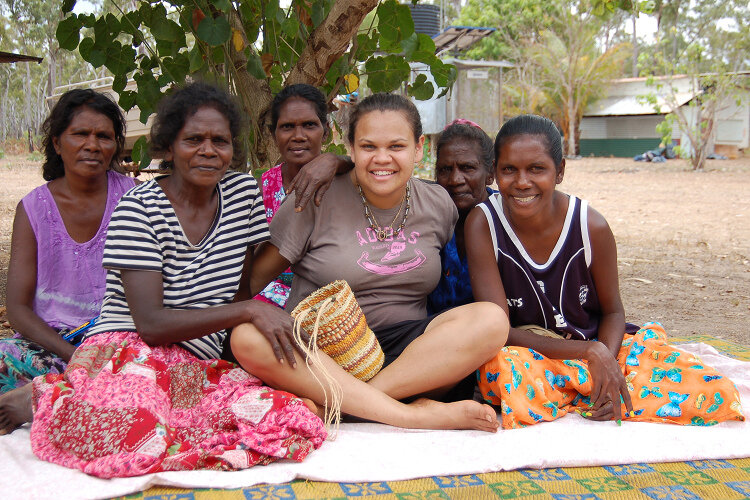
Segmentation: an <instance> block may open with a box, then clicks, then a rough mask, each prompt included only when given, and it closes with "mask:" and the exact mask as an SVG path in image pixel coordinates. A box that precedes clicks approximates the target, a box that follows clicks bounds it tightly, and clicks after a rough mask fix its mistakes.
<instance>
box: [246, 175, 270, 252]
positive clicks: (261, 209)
mask: <svg viewBox="0 0 750 500" xmlns="http://www.w3.org/2000/svg"><path fill="white" fill-rule="evenodd" d="M250 190H251V199H252V208H251V210H250V221H249V225H250V242H249V244H250V246H253V245H257V244H259V243H263V242H264V241H267V240H268V239H270V238H271V233H270V232H269V230H268V219H267V218H266V208H265V206H264V205H263V196H262V194H261V192H260V189H259V188H258V182H257V181H256V180H255V178H254V177H252V176H250Z"/></svg>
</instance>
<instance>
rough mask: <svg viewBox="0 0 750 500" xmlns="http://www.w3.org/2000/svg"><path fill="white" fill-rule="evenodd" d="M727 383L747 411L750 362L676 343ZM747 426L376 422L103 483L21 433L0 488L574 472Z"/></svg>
mask: <svg viewBox="0 0 750 500" xmlns="http://www.w3.org/2000/svg"><path fill="white" fill-rule="evenodd" d="M680 347H681V348H682V349H684V350H685V351H688V352H690V353H693V354H696V355H698V356H700V357H701V358H702V359H703V361H704V362H705V363H706V364H709V365H711V366H713V367H715V368H716V369H717V370H719V371H721V372H722V373H724V375H726V376H728V377H729V378H731V379H732V380H733V381H734V382H735V384H736V385H737V388H738V389H739V391H740V396H741V398H742V403H743V407H744V408H745V409H748V408H750V363H748V362H742V361H737V360H734V359H731V358H728V357H726V356H722V355H721V354H719V353H718V352H717V351H716V350H715V349H714V348H713V347H711V346H708V345H705V344H686V345H682V346H680ZM748 436H750V421H745V422H725V423H722V424H719V425H716V426H712V427H684V426H677V425H669V424H655V423H641V422H623V424H622V427H618V426H617V424H616V423H614V422H590V421H587V420H585V419H584V418H582V417H580V416H578V415H575V414H571V415H567V416H565V417H564V418H561V419H559V420H556V421H554V422H547V423H543V424H539V425H536V426H532V427H528V428H524V429H512V430H501V431H499V432H498V433H497V434H494V435H491V434H487V433H483V432H474V431H419V430H416V431H415V430H404V429H397V428H393V427H389V426H385V425H380V424H344V425H342V427H341V429H340V431H339V434H338V438H337V439H336V441H328V442H326V443H325V444H324V445H323V446H322V447H321V448H320V449H319V450H317V451H315V452H314V453H312V454H310V456H308V457H307V459H306V460H305V461H304V462H302V463H292V462H287V461H284V462H277V463H273V464H270V465H268V466H263V467H253V468H251V469H248V470H243V471H237V472H216V471H191V472H165V473H158V474H151V475H146V476H140V477H133V478H123V479H112V480H104V479H98V478H95V477H91V476H87V475H85V474H83V473H82V472H79V471H76V470H71V469H67V468H64V467H61V466H57V465H54V464H50V463H46V462H42V461H40V460H38V459H36V457H34V455H33V454H32V453H31V448H30V444H29V431H28V428H23V429H21V430H18V431H16V432H14V433H13V434H11V435H9V436H4V437H2V438H0V456H2V457H3V459H2V461H0V491H3V492H4V493H5V495H6V497H7V498H49V497H53V496H54V497H58V498H107V497H112V496H117V495H125V494H129V493H133V492H136V491H140V490H143V489H146V488H148V487H150V486H154V485H168V486H180V487H186V488H200V487H204V488H239V487H243V486H250V485H253V484H258V483H283V482H287V481H290V480H292V479H294V478H307V479H313V480H319V481H334V482H358V481H395V480H403V479H410V478H417V477H425V476H436V475H460V474H472V473H481V472H491V471H503V470H512V469H518V468H525V467H533V468H546V467H575V466H591V465H617V464H631V463H641V462H650V463H655V462H670V461H686V460H704V459H722V458H742V457H750V439H748Z"/></svg>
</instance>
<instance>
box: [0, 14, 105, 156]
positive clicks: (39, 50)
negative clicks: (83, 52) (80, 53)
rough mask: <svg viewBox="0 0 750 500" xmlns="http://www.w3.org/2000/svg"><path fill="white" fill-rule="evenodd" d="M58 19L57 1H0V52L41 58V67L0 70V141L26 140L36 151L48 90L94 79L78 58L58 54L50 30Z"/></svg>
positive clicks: (28, 64) (2, 67)
mask: <svg viewBox="0 0 750 500" xmlns="http://www.w3.org/2000/svg"><path fill="white" fill-rule="evenodd" d="M61 18H62V13H61V12H60V3H59V2H58V1H56V0H23V1H21V0H0V42H2V43H1V44H0V50H3V51H6V52H21V53H24V54H29V55H35V56H39V57H44V60H43V61H42V63H41V64H37V63H35V62H25V63H16V64H13V65H10V64H3V65H0V100H1V101H0V102H1V103H2V104H1V105H0V142H4V141H5V140H6V139H9V138H10V139H19V138H22V137H26V138H27V139H28V142H29V146H30V147H31V146H33V147H38V146H39V144H38V143H37V142H35V136H36V135H37V134H38V133H39V128H40V126H41V124H42V122H43V121H44V118H45V117H46V116H47V113H48V109H47V104H46V100H45V98H46V97H47V96H48V95H49V94H50V92H51V91H52V89H53V88H54V87H56V86H58V85H61V84H62V83H63V82H66V83H67V82H68V81H69V80H74V81H85V80H89V79H91V78H92V77H94V75H95V71H94V69H93V68H91V67H90V66H89V65H88V64H86V63H85V62H84V61H83V60H82V59H81V58H80V57H77V56H76V55H75V54H72V53H70V52H67V51H64V50H60V46H59V44H58V43H57V40H56V38H55V29H56V28H57V20H59V19H61Z"/></svg>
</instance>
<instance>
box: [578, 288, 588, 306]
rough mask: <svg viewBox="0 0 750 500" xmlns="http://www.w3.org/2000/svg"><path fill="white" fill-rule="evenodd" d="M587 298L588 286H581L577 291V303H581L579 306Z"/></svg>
mask: <svg viewBox="0 0 750 500" xmlns="http://www.w3.org/2000/svg"><path fill="white" fill-rule="evenodd" d="M588 296H589V287H588V285H581V289H580V290H579V291H578V301H579V302H580V303H581V305H583V304H585V303H586V299H587V298H588Z"/></svg>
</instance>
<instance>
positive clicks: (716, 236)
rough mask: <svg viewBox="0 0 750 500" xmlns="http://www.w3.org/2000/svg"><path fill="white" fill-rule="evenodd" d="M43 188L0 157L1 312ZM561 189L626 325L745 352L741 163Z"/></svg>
mask: <svg viewBox="0 0 750 500" xmlns="http://www.w3.org/2000/svg"><path fill="white" fill-rule="evenodd" d="M42 182H43V181H42V177H41V172H40V165H39V163H38V162H31V161H28V160H26V159H24V157H9V158H6V159H3V160H0V311H3V310H4V308H3V307H1V306H3V305H4V304H5V287H6V281H7V273H8V254H9V251H10V238H11V231H12V226H13V214H14V212H15V207H16V204H17V203H18V201H19V200H20V199H21V198H22V197H23V196H24V195H25V194H26V193H28V192H29V191H30V190H31V189H32V188H34V187H36V186H38V185H40V184H41V183H42ZM561 189H562V190H563V191H565V192H568V193H571V194H575V195H577V196H579V197H582V198H586V199H588V200H589V201H590V203H591V205H592V206H593V207H594V208H596V209H597V210H598V211H599V212H601V213H602V214H603V215H604V217H605V218H606V219H607V220H608V221H609V224H610V226H611V227H612V231H613V232H614V234H615V237H616V239H617V244H618V255H619V257H618V267H619V270H620V289H621V291H622V297H623V302H624V304H625V311H626V316H627V319H628V321H630V322H633V323H643V322H645V321H649V320H656V321H660V322H661V323H662V324H664V326H665V327H666V329H667V332H668V333H670V334H673V335H679V336H682V337H690V336H691V335H704V334H708V335H712V336H715V337H719V338H723V339H726V340H730V341H734V342H737V343H740V344H743V345H745V346H750V158H744V159H739V160H726V161H719V160H709V162H708V165H707V168H706V169H705V171H704V172H692V171H691V170H690V167H689V165H688V163H687V162H685V161H683V160H670V161H669V162H667V163H666V164H664V163H660V164H649V163H636V162H633V161H632V160H630V159H620V158H585V159H581V160H569V161H568V166H567V169H566V175H565V180H564V181H563V184H562V185H561ZM1 319H2V320H4V318H1ZM6 332H7V330H6ZM0 333H2V332H0Z"/></svg>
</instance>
